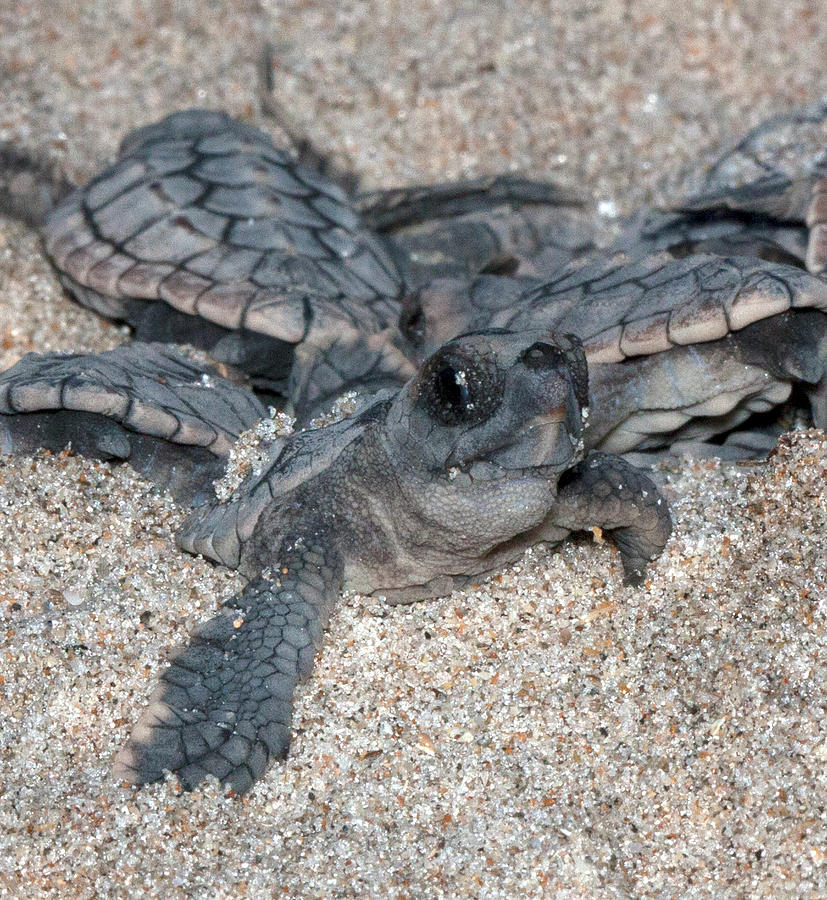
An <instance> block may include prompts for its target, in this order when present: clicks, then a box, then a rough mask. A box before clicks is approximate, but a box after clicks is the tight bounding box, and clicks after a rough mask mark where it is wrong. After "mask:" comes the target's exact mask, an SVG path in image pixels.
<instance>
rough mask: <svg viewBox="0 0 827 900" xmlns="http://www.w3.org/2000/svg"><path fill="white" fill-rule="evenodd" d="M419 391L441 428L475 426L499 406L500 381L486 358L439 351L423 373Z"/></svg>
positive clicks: (500, 396)
mask: <svg viewBox="0 0 827 900" xmlns="http://www.w3.org/2000/svg"><path fill="white" fill-rule="evenodd" d="M420 384H421V387H420V392H421V396H422V398H423V400H424V402H425V403H426V404H427V406H428V408H429V410H430V412H431V415H433V416H434V418H435V419H437V421H439V422H441V423H442V424H443V425H449V426H454V425H474V424H476V423H478V422H482V421H483V420H485V419H486V418H487V417H488V416H490V415H491V413H492V412H493V411H494V410H495V409H496V408H497V407H498V406H499V404H500V400H501V398H502V379H501V376H500V373H499V370H498V369H497V367H496V365H494V364H493V363H490V361H488V360H486V358H485V357H482V356H477V355H474V354H472V355H469V356H467V357H466V356H465V355H464V354H457V353H456V352H444V351H443V352H440V353H437V354H436V355H435V356H432V357H431V359H430V360H428V362H427V363H425V366H424V368H423V370H422V375H421V380H420Z"/></svg>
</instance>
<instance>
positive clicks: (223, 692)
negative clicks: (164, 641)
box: [114, 540, 342, 794]
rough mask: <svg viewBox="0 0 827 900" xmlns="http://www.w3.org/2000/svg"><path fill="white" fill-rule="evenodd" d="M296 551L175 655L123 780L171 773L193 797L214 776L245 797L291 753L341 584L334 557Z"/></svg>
mask: <svg viewBox="0 0 827 900" xmlns="http://www.w3.org/2000/svg"><path fill="white" fill-rule="evenodd" d="M290 545H291V546H292V548H293V549H292V550H290V551H287V552H284V553H283V554H282V555H281V557H280V558H279V561H278V564H277V565H276V566H274V570H273V571H274V574H272V575H268V574H267V572H266V571H265V573H263V574H262V575H261V576H260V577H258V578H256V579H255V580H254V581H252V582H250V584H248V585H247V587H246V588H245V589H244V591H243V592H242V593H241V594H240V595H239V596H238V597H236V598H235V599H234V600H232V601H230V603H228V604H226V605H225V606H224V608H223V609H222V611H221V613H220V614H219V615H218V616H216V617H215V618H214V619H212V620H210V621H209V622H207V623H206V624H205V625H204V626H202V627H201V628H199V629H197V630H196V631H195V632H194V633H193V635H192V638H191V640H190V643H189V645H188V646H186V647H183V648H181V649H179V650H178V651H177V652H176V653H175V654H174V655H173V657H172V660H171V664H170V666H169V668H168V669H167V670H166V671H165V672H164V673H163V674H162V675H161V679H160V683H159V684H158V686H157V688H156V689H155V692H154V693H153V695H152V697H151V698H150V702H149V705H148V706H147V708H146V709H145V710H144V712H143V713H142V714H141V716H140V718H139V719H138V722H137V724H136V725H135V728H134V729H133V731H132V736H131V737H130V739H129V741H128V743H127V744H126V745H125V746H124V748H123V749H122V750H121V751H120V752H119V754H118V756H117V758H116V760H115V765H114V772H115V775H116V776H118V777H121V778H124V779H126V780H128V781H131V782H133V783H135V784H145V783H148V782H152V781H157V780H159V779H160V778H162V777H163V774H164V772H165V771H167V770H168V771H170V772H173V773H174V774H176V775H177V776H178V777H179V778H180V780H181V783H182V784H183V785H184V787H185V788H186V789H188V790H192V789H194V788H195V787H197V785H198V784H199V782H201V781H202V780H203V779H204V778H205V777H206V776H207V775H214V776H215V777H216V778H218V779H220V780H221V781H222V782H223V783H224V784H226V785H228V786H230V787H232V788H233V790H234V791H235V792H236V793H237V794H243V793H244V792H245V791H247V790H248V789H249V788H250V787H251V786H252V785H253V783H254V782H255V781H256V780H257V779H258V778H259V777H260V776H261V774H262V773H263V772H264V770H265V768H266V766H267V763H268V762H269V760H271V759H283V758H284V757H285V756H286V755H287V750H288V748H289V746H290V732H291V718H292V708H293V691H294V689H295V687H296V685H297V683H298V682H300V681H302V680H304V679H306V678H307V677H308V676H309V674H310V672H311V669H312V667H313V662H314V656H315V652H316V650H317V649H318V647H319V645H320V643H321V639H322V633H323V630H324V627H325V625H326V623H327V620H328V618H329V616H330V613H331V611H332V609H333V605H334V603H335V601H336V598H337V597H338V595H339V590H340V587H341V580H342V565H341V561H340V559H339V557H338V555H337V554H336V553H335V552H334V551H330V550H323V549H320V548H313V547H307V548H305V547H303V545H302V543H301V540H294V541H291V542H290ZM287 546H288V542H285V543H284V544H283V547H285V548H286V547H287Z"/></svg>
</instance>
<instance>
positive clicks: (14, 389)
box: [0, 343, 266, 503]
mask: <svg viewBox="0 0 827 900" xmlns="http://www.w3.org/2000/svg"><path fill="white" fill-rule="evenodd" d="M265 415H266V410H265V409H264V407H263V406H262V404H261V403H260V402H259V401H258V400H257V399H256V397H255V396H254V395H253V394H251V393H250V392H249V391H247V390H246V389H244V388H242V387H237V386H235V385H233V384H231V383H230V382H229V381H227V380H226V379H225V378H222V377H221V375H220V374H219V373H218V371H217V370H216V369H215V368H214V367H211V366H207V365H199V364H196V363H194V362H193V361H192V360H191V359H190V358H188V357H187V356H185V355H184V354H183V353H180V352H178V351H176V350H174V349H173V348H170V347H164V346H162V345H157V344H140V343H135V344H130V345H128V346H123V347H118V348H117V349H115V350H110V351H109V352H107V353H100V354H88V355H82V354H72V355H60V354H50V355H37V354H29V355H27V356H25V357H24V358H23V359H22V360H20V362H18V363H17V364H16V365H14V366H12V368H11V369H8V370H7V371H6V372H4V373H2V375H0V442H2V451H3V452H6V453H15V454H17V453H31V452H33V451H34V450H36V449H37V448H38V447H45V448H47V449H50V450H53V451H57V450H62V449H63V448H64V447H66V446H67V445H71V447H72V449H73V450H75V451H76V452H79V453H81V454H83V455H85V456H91V457H94V458H97V459H104V460H117V461H126V462H129V463H130V464H131V465H132V466H133V468H135V469H136V470H137V471H138V472H140V473H141V474H143V475H145V476H147V477H148V478H150V479H152V480H153V481H154V482H155V483H156V484H158V485H159V486H160V487H163V488H167V489H169V490H170V491H171V493H172V494H173V496H175V498H176V499H177V500H179V501H180V502H183V503H198V502H201V501H203V500H204V499H207V497H209V496H210V494H211V483H212V481H213V480H214V479H215V478H218V477H220V476H221V474H222V472H223V468H224V461H225V458H226V456H227V454H228V453H229V449H230V447H231V445H232V443H233V442H234V441H235V439H236V438H237V437H238V435H239V434H240V433H241V432H242V431H244V430H245V429H247V428H250V427H252V425H254V424H255V423H256V421H258V420H259V419H260V418H262V417H264V416H265Z"/></svg>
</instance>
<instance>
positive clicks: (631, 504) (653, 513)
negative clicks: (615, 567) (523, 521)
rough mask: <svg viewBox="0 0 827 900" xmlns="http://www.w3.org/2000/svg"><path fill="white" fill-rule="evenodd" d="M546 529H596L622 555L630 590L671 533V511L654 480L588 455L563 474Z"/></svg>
mask: <svg viewBox="0 0 827 900" xmlns="http://www.w3.org/2000/svg"><path fill="white" fill-rule="evenodd" d="M549 525H550V526H557V527H561V528H565V529H567V530H569V531H586V530H589V529H594V528H600V529H601V530H603V531H605V532H607V534H608V536H609V537H610V538H611V540H612V541H613V542H614V544H615V546H616V547H617V549H618V550H619V551H620V558H621V560H622V562H623V574H624V577H625V580H626V582H627V583H628V584H632V585H639V584H641V582H642V581H643V577H644V575H645V573H646V566H647V565H648V564H649V562H650V561H651V560H653V559H654V558H655V557H656V556H659V555H660V554H661V552H662V550H663V548H664V547H665V546H666V542H667V541H668V540H669V535H670V534H671V533H672V519H671V517H670V515H669V507H668V505H667V503H666V500H664V499H663V497H662V496H661V494H660V492H659V491H658V489H657V487H656V486H655V485H654V483H653V482H652V480H651V479H650V478H648V477H647V476H646V475H645V474H644V473H643V472H641V471H640V469H637V468H635V467H634V466H633V465H631V464H630V463H628V462H626V461H625V460H623V459H621V458H620V457H617V456H611V455H610V454H607V453H590V454H589V455H588V456H587V457H586V458H585V459H584V460H583V462H581V463H580V464H579V465H577V466H575V467H574V468H572V469H570V470H569V471H568V472H566V473H565V475H564V476H563V478H562V479H561V480H560V483H559V485H558V493H557V502H556V503H555V505H554V508H553V509H552V511H551V514H550V516H549Z"/></svg>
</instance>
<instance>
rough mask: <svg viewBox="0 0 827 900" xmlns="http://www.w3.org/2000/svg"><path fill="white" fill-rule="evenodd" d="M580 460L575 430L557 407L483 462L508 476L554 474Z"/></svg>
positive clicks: (536, 418)
mask: <svg viewBox="0 0 827 900" xmlns="http://www.w3.org/2000/svg"><path fill="white" fill-rule="evenodd" d="M582 456H583V441H582V438H581V436H580V432H579V429H578V430H574V429H572V427H571V421H570V416H569V415H568V413H567V411H566V409H565V408H564V407H563V406H559V407H555V408H554V409H551V410H549V411H547V412H544V413H541V414H540V415H538V416H534V417H533V418H532V419H529V420H528V421H527V422H526V423H525V424H524V425H522V426H521V427H520V428H519V429H517V431H516V432H514V435H513V438H512V440H510V441H509V443H508V444H507V445H506V446H504V447H502V448H501V449H499V450H496V451H494V452H493V453H490V454H489V455H488V456H487V457H486V459H485V461H486V462H488V463H491V464H493V465H494V466H496V467H498V468H500V469H504V470H506V471H508V472H516V471H531V472H537V473H542V474H556V473H560V472H563V471H565V470H566V469H569V468H571V467H572V466H573V465H575V464H576V463H577V462H578V461H579V460H580V459H581V458H582ZM472 473H473V467H472Z"/></svg>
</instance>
